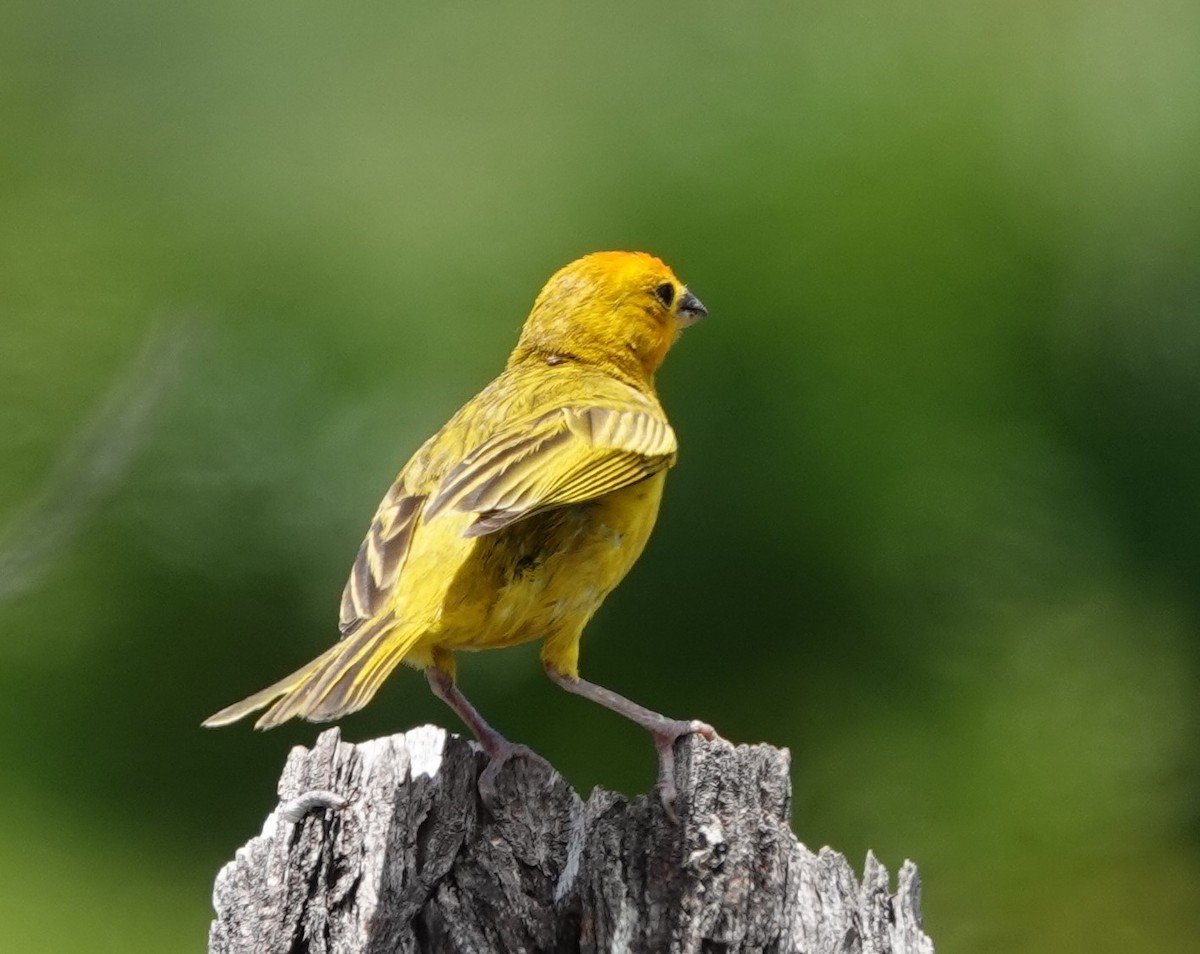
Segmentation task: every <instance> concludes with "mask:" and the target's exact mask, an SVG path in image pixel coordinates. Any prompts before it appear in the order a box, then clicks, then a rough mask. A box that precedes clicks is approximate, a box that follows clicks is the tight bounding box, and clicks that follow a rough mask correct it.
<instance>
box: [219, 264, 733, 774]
mask: <svg viewBox="0 0 1200 954" xmlns="http://www.w3.org/2000/svg"><path fill="white" fill-rule="evenodd" d="M703 314H704V309H703V306H701V305H700V303H699V301H698V300H696V298H695V297H694V296H693V295H691V293H690V292H688V290H687V289H686V288H685V287H683V286H682V285H681V284H680V283H679V281H678V279H676V278H675V276H674V274H672V272H671V271H670V269H668V268H667V267H666V266H665V265H664V264H663V263H662V262H660V261H659V260H658V259H656V258H654V257H652V256H649V255H646V254H643V253H637V252H602V253H596V254H593V255H589V256H586V257H584V258H582V259H579V260H578V261H576V262H573V263H571V264H570V265H568V266H566V267H565V268H563V269H561V270H560V271H559V272H557V273H556V274H555V275H554V276H553V277H552V278H551V279H550V281H549V282H548V283H547V284H546V287H545V288H544V289H543V290H542V292H541V294H540V295H539V296H538V299H537V301H536V302H535V304H534V307H533V311H532V312H531V314H530V316H529V318H528V319H527V321H526V323H525V326H524V328H523V329H522V332H521V337H520V340H519V341H518V344H517V347H516V349H515V350H514V351H513V353H512V355H511V356H510V358H509V360H508V364H507V366H506V367H505V369H504V371H503V372H502V373H501V374H500V376H499V377H497V378H496V379H495V380H494V381H492V382H491V383H490V384H489V385H488V386H487V387H485V388H484V389H483V390H482V391H481V392H480V393H479V394H477V395H476V396H475V397H474V398H472V399H471V400H470V401H469V402H468V403H467V404H466V405H465V406H464V407H463V408H462V409H461V410H460V411H459V412H458V413H457V414H455V415H454V417H453V418H451V419H450V421H449V422H448V423H447V424H446V425H445V426H444V427H443V428H442V429H441V430H440V431H439V432H438V433H437V434H435V435H434V436H433V437H432V438H431V439H430V440H428V441H426V443H425V444H424V445H423V446H422V447H421V448H420V449H419V450H418V451H417V452H416V454H414V455H413V457H412V459H411V460H409V462H408V463H407V464H406V465H405V466H404V468H403V470H401V472H400V475H399V476H398V477H397V478H396V481H395V483H394V484H393V485H392V487H391V488H390V489H389V490H388V493H387V494H386V496H385V497H384V499H383V501H382V503H381V504H380V506H379V509H378V510H377V512H376V514H375V517H374V519H373V520H372V522H371V526H370V529H369V531H368V533H367V536H366V538H365V539H364V540H363V543H362V546H361V547H360V549H359V553H358V556H357V558H356V560H355V563H354V567H353V569H352V570H351V574H350V580H349V582H348V583H347V584H346V588H345V592H344V594H343V597H342V608H341V619H340V626H341V630H342V639H341V641H340V642H338V643H337V644H336V645H334V646H333V647H332V648H331V649H329V650H328V651H326V652H325V653H324V654H322V655H321V656H319V657H317V658H316V659H315V660H313V661H312V662H310V663H309V664H308V665H306V666H304V667H303V668H301V669H299V670H298V671H296V672H295V673H293V674H292V675H291V676H288V677H287V678H286V679H283V680H281V681H280V682H278V683H276V684H274V685H273V686H270V687H268V688H267V689H264V690H262V691H261V692H258V693H256V694H254V695H253V696H250V697H249V698H248V699H245V700H243V701H242V702H239V703H236V704H235V705H232V706H230V707H228V708H227V709H223V710H222V711H220V712H218V713H217V714H215V715H214V716H212V717H211V718H210V719H209V720H208V721H207V722H206V723H205V725H210V726H215V725H224V724H226V723H228V722H232V721H234V720H236V719H240V718H241V717H242V716H245V715H247V714H249V713H251V712H255V711H257V710H259V709H263V708H267V707H269V708H267V711H266V713H264V715H263V716H262V717H261V718H260V719H259V721H258V723H257V725H258V726H259V727H260V728H269V727H271V726H275V725H278V724H279V723H280V722H283V721H285V720H287V719H290V718H292V717H300V718H304V719H310V720H313V721H325V720H330V719H336V718H338V717H339V716H342V715H344V714H346V713H348V712H353V711H355V710H357V709H359V708H361V707H362V706H364V705H366V703H367V702H368V701H369V700H370V699H371V697H372V695H374V693H375V691H376V690H377V689H378V688H379V686H380V684H381V683H382V682H383V680H384V679H385V678H387V676H388V674H389V673H391V672H392V670H393V669H394V668H395V667H396V666H397V665H398V664H399V663H400V662H406V663H409V664H410V665H413V666H417V667H420V668H423V669H426V671H427V674H428V675H429V677H430V684H431V686H433V688H434V691H435V692H437V693H438V694H439V695H440V696H442V698H444V699H446V701H447V702H449V703H450V704H451V705H452V706H454V707H455V709H456V710H458V711H459V713H460V715H462V716H463V717H464V719H466V721H467V722H468V724H469V725H471V728H472V729H473V731H475V732H476V734H477V736H479V738H480V741H481V742H482V743H483V744H484V747H485V749H488V750H489V753H490V754H491V755H492V756H493V759H494V760H496V762H497V763H498V762H499V761H502V760H503V759H504V758H506V757H508V756H509V755H511V754H512V747H511V746H509V745H508V743H507V742H505V741H504V740H503V739H502V738H501V737H500V736H499V735H498V734H496V733H495V732H494V730H492V729H491V728H490V727H489V726H487V725H486V723H484V722H483V721H482V719H481V718H480V717H479V716H478V713H475V712H474V710H473V709H471V708H470V706H469V704H468V703H466V700H465V699H463V698H462V696H461V693H459V692H458V690H457V688H456V687H454V686H453V678H454V657H453V653H454V652H455V651H456V650H479V649H492V648H496V647H502V646H510V645H514V644H516V643H520V642H525V641H527V640H531V639H539V638H540V639H542V640H543V648H542V659H543V662H544V664H545V665H546V668H547V671H548V672H549V673H550V675H551V676H552V678H555V679H556V681H558V682H559V683H560V684H562V685H564V686H565V687H566V688H568V689H571V690H572V691H576V692H580V693H581V694H584V695H590V696H591V697H593V698H596V699H597V701H600V702H601V703H602V704H605V705H609V706H610V708H614V709H616V710H617V711H620V712H622V713H623V714H625V715H628V716H630V717H631V718H635V719H636V720H638V721H639V722H641V723H642V724H645V725H646V726H647V728H649V729H650V730H651V731H652V732H654V733H655V734H656V739H658V738H659V736H663V735H664V733H665V735H669V736H670V741H672V742H673V740H674V738H675V737H677V736H678V735H679V734H682V732H686V731H704V732H705V734H710V733H711V729H709V728H708V727H707V726H704V725H703V724H701V723H679V722H675V721H673V720H666V719H663V717H661V716H656V714H654V713H648V712H647V710H642V709H641V708H640V707H637V706H635V705H634V704H633V703H629V702H628V700H623V699H621V697H619V696H616V695H615V694H614V693H610V692H608V690H603V689H601V688H600V687H593V686H592V685H591V684H590V683H586V682H584V681H583V680H581V679H579V671H578V656H579V638H580V635H581V633H582V631H583V627H584V626H585V625H586V623H587V621H588V620H589V619H590V618H591V616H592V614H593V613H594V612H595V611H596V609H597V608H598V607H599V606H600V604H601V602H602V601H603V600H604V598H605V596H607V595H608V593H609V592H610V591H611V590H612V589H613V587H615V586H616V585H617V583H619V582H620V580H621V578H622V577H624V575H625V574H626V572H628V570H629V568H630V567H631V566H632V565H633V563H634V561H635V560H636V559H637V558H638V556H639V555H640V554H641V552H642V548H643V547H644V546H645V543H646V540H647V538H648V536H649V534H650V531H651V529H652V528H653V526H654V521H655V518H656V517H657V514H658V505H659V500H660V498H661V495H662V489H663V481H664V478H665V473H666V470H667V468H669V467H670V466H671V465H672V464H673V463H674V462H675V453H676V440H675V434H674V432H673V431H672V430H671V427H670V425H669V424H668V423H667V419H666V415H665V414H664V412H663V409H662V407H661V405H660V404H659V401H658V398H657V396H656V394H655V390H654V372H655V371H656V370H657V368H658V367H659V365H660V364H661V362H662V360H663V357H664V356H665V355H666V352H667V350H668V348H669V347H670V346H671V344H672V342H674V340H675V338H676V337H677V336H678V333H679V330H680V329H681V328H682V327H684V326H685V325H687V324H690V323H691V322H692V321H694V320H696V319H697V318H699V317H700V316H702V315H703ZM592 690H595V691H592ZM601 696H603V698H601ZM635 710H636V711H635ZM643 716H649V717H654V719H657V720H660V721H659V722H654V719H651V720H650V722H652V723H653V724H650V723H648V722H647V719H646V718H644V717H643ZM664 726H665V727H666V728H665V729H664V728H663V727H664ZM660 741H665V738H664V739H663V740H660ZM668 747H669V746H668ZM659 749H660V754H662V752H663V745H662V744H660V746H659ZM665 768H666V766H665V765H664V770H665ZM669 784H670V782H669V780H665V781H664V785H669Z"/></svg>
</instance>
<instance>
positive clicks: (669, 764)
mask: <svg viewBox="0 0 1200 954" xmlns="http://www.w3.org/2000/svg"><path fill="white" fill-rule="evenodd" d="M545 665H546V675H548V676H549V677H550V678H551V679H553V680H554V681H555V682H556V683H558V685H560V686H562V687H563V688H564V689H566V690H567V692H573V693H575V695H577V696H583V697H584V698H585V699H591V700H592V701H593V702H598V703H600V705H602V706H604V707H605V708H607V709H612V711H613V712H616V713H618V714H620V715H623V716H624V717H625V718H626V719H629V720H630V721H632V722H636V723H637V724H638V725H640V726H641V727H642V728H643V729H645V730H646V731H647V732H649V733H650V735H651V737H652V738H653V739H654V748H655V750H657V752H658V793H659V796H660V797H661V798H662V803H663V808H665V809H666V811H667V814H668V815H669V816H670V817H671V820H672V821H674V820H675V796H676V790H675V742H676V741H677V740H678V739H679V738H681V737H682V736H685V735H690V734H691V733H693V732H695V733H698V734H699V735H702V736H704V738H706V739H708V740H709V741H712V740H713V739H716V738H719V736H718V735H717V732H716V729H714V728H713V727H712V726H711V725H709V724H708V723H707V722H698V721H696V720H695V719H669V718H667V717H666V716H665V715H661V714H660V713H658V712H654V711H653V710H651V709H647V708H645V707H644V706H639V705H638V704H637V703H636V702H633V701H632V700H630V699H626V698H625V697H624V696H622V695H620V694H619V693H616V692H613V691H612V690H611V689H605V688H604V687H603V686H598V685H596V684H595V683H594V682H588V681H587V680H586V679H580V678H578V677H576V678H574V679H573V678H571V677H570V676H568V675H567V674H566V673H563V672H559V670H558V669H557V668H556V667H555V666H554V665H553V664H551V663H549V662H547V663H546V664H545Z"/></svg>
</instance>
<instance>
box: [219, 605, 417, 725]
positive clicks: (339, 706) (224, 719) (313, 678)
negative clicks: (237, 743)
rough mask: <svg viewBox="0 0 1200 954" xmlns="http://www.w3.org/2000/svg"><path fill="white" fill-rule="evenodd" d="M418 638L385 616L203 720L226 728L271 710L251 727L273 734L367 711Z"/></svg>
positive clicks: (412, 630) (391, 617)
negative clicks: (283, 726) (296, 721)
mask: <svg viewBox="0 0 1200 954" xmlns="http://www.w3.org/2000/svg"><path fill="white" fill-rule="evenodd" d="M420 635H421V630H419V629H408V630H406V629H404V628H400V629H399V631H397V627H396V625H395V620H394V617H393V616H392V615H391V614H390V613H388V614H385V615H384V616H382V617H376V618H375V619H372V620H370V621H368V622H366V623H365V624H364V625H363V626H361V627H360V628H359V629H358V630H357V631H356V632H352V633H350V634H348V635H347V636H345V637H344V638H343V639H342V640H341V641H340V642H338V643H337V644H335V645H334V646H332V647H330V648H329V649H328V650H326V651H325V652H324V653H322V654H321V655H320V656H318V657H317V658H316V659H314V660H313V661H312V662H310V663H309V664H308V665H306V666H303V667H301V668H300V669H298V670H296V671H295V672H294V673H292V674H291V675H290V676H287V677H286V678H284V679H281V680H280V681H279V682H277V683H275V684H274V685H271V686H268V687H267V688H266V689H263V690H261V691H259V692H256V693H254V695H252V696H249V697H247V698H245V699H243V700H242V701H241V702H236V703H234V704H233V705H231V706H228V707H226V708H224V709H222V710H221V711H220V712H217V713H215V714H214V715H212V716H209V717H208V718H207V719H205V720H204V723H203V724H204V725H205V726H206V727H214V726H222V725H228V724H229V723H231V722H236V721H237V720H238V719H240V718H242V717H243V716H247V715H249V714H250V713H252V712H257V711H258V710H259V709H264V708H266V707H267V706H270V708H269V709H267V711H266V712H265V713H264V714H263V715H262V717H261V718H260V719H259V720H258V721H257V722H256V723H255V724H254V727H255V728H256V729H271V728H274V727H275V726H277V725H279V724H280V723H282V722H286V721H287V720H288V719H292V718H300V719H307V720H308V721H310V722H329V721H331V720H333V719H337V718H339V717H340V716H343V715H346V714H347V713H350V712H356V711H357V710H359V709H361V708H362V707H363V706H365V705H366V704H367V703H368V702H369V701H370V699H371V697H372V696H373V695H374V694H375V692H376V690H377V689H378V688H379V686H380V685H381V684H382V682H383V680H384V679H385V678H386V677H387V676H388V674H390V673H391V671H392V670H393V669H395V668H396V666H397V665H399V663H400V662H401V660H403V659H404V657H405V656H406V655H407V654H408V652H409V650H411V649H412V647H413V645H414V644H415V643H416V641H417V639H418V638H419V637H420Z"/></svg>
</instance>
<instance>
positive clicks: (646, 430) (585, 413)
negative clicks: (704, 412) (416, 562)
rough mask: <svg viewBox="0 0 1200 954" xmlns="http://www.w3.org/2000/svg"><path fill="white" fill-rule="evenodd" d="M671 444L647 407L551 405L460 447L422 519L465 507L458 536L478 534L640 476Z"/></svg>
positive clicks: (662, 464) (657, 464) (670, 452)
mask: <svg viewBox="0 0 1200 954" xmlns="http://www.w3.org/2000/svg"><path fill="white" fill-rule="evenodd" d="M676 448H677V444H676V440H675V432H674V431H672V430H671V425H670V424H668V423H667V422H666V421H665V420H664V419H663V418H662V416H661V415H660V414H655V413H654V412H653V411H652V410H650V409H642V408H604V407H575V406H572V407H564V408H559V409H557V410H555V411H551V412H550V413H548V414H544V415H542V416H541V417H538V418H536V419H534V420H533V421H532V422H528V423H526V424H525V425H524V426H521V427H514V428H507V429H505V430H503V431H501V432H500V433H498V434H496V435H494V436H493V437H491V438H490V439H488V440H487V441H484V442H483V443H482V444H480V445H479V446H478V447H476V448H475V449H474V450H472V451H471V452H470V453H468V454H467V455H466V457H464V458H463V460H462V461H461V462H460V463H459V464H458V465H457V466H455V467H454V468H453V469H451V470H450V472H449V473H448V474H447V475H446V477H445V478H444V479H443V480H442V481H441V483H440V484H439V485H438V487H437V489H436V490H435V491H434V492H433V494H432V495H431V497H430V500H429V505H428V506H427V507H426V508H425V519H427V520H428V519H432V518H434V517H436V516H437V515H438V514H440V513H443V512H445V511H458V512H460V513H473V514H476V515H477V516H476V519H475V521H474V522H473V523H472V524H471V525H470V526H469V527H468V528H467V531H466V534H465V535H466V536H468V537H478V536H482V535H483V534H486V533H492V532H494V531H496V530H499V529H501V528H503V527H506V526H508V525H509V524H510V523H514V522H516V521H517V520H521V519H522V518H524V517H528V516H530V515H531V514H534V513H540V512H541V511H543V510H549V509H551V508H554V507H562V506H566V505H568V504H575V503H581V502H583V501H585V500H591V499H593V498H595V497H599V496H601V495H603V494H607V493H611V492H612V491H614V490H619V489H620V488H622V487H628V486H629V485H630V484H634V483H637V482H638V481H639V480H644V479H645V478H647V477H649V476H651V475H652V474H656V473H658V472H659V471H660V470H663V469H664V468H667V467H670V466H671V465H672V464H673V463H674V462H675V452H676Z"/></svg>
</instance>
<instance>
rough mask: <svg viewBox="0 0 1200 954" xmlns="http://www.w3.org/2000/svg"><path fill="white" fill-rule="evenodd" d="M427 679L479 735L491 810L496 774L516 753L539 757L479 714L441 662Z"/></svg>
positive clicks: (484, 792)
mask: <svg viewBox="0 0 1200 954" xmlns="http://www.w3.org/2000/svg"><path fill="white" fill-rule="evenodd" d="M425 678H426V680H428V682H429V688H430V689H432V690H433V694H434V695H435V696H437V697H438V698H439V699H441V700H442V702H444V703H446V705H448V706H449V707H450V708H451V709H453V710H454V711H455V712H456V713H458V717H459V718H460V719H462V720H463V722H465V723H466V725H467V728H468V729H470V730H471V734H472V735H474V736H475V738H476V740H477V741H478V742H479V744H480V746H481V747H482V748H483V751H484V752H485V753H486V754H487V757H488V764H487V768H485V769H484V770H483V772H482V773H480V776H479V795H480V797H481V798H482V799H483V803H484V804H485V805H487V806H488V808H489V809H490V808H492V807H494V806H495V804H496V776H497V774H499V772H500V769H501V768H502V767H503V765H504V763H505V762H507V761H508V760H509V759H511V758H512V757H513V756H514V755H522V756H528V757H531V758H537V756H536V755H535V754H534V753H533V751H531V750H530V749H529V747H528V746H524V745H518V744H516V743H514V742H509V741H508V739H506V738H505V737H504V736H502V735H501V734H500V733H499V732H497V731H496V730H495V729H493V728H492V727H491V726H490V725H488V723H487V722H486V721H485V720H484V718H483V716H481V715H480V714H479V710H477V709H476V708H475V707H474V706H473V705H471V703H470V702H469V701H468V700H467V697H466V696H464V695H463V694H462V690H461V689H459V688H458V686H456V685H455V684H454V677H453V676H452V675H451V674H450V673H448V672H445V671H444V670H443V669H442V668H440V667H439V666H438V665H437V663H435V664H434V665H432V666H429V667H428V668H426V670H425Z"/></svg>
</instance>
